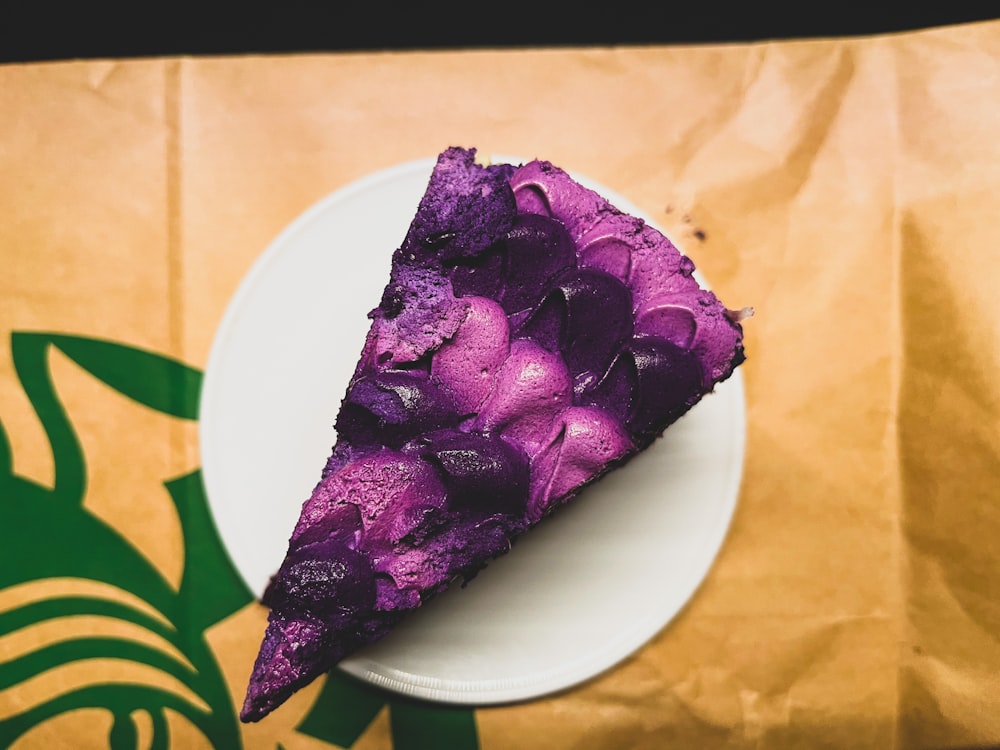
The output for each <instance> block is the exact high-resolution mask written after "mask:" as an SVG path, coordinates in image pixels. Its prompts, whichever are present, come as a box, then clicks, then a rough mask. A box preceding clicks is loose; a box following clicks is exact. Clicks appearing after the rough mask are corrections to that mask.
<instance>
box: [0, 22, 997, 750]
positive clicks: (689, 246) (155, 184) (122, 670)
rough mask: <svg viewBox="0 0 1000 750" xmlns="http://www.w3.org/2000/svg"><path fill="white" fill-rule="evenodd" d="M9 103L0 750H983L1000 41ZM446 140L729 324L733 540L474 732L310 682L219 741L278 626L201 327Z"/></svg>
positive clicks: (23, 74) (316, 62)
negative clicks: (695, 290)
mask: <svg viewBox="0 0 1000 750" xmlns="http://www.w3.org/2000/svg"><path fill="white" fill-rule="evenodd" d="M0 112H2V113H3V114H2V115H0V252H2V259H3V273H0V322H2V327H3V332H4V336H5V339H4V340H5V342H7V343H5V345H4V346H3V347H0V420H2V429H0V509H2V510H0V514H2V515H0V518H2V519H3V520H2V521H0V539H2V540H3V543H4V545H5V549H6V550H7V551H6V552H0V560H2V563H0V571H2V573H0V575H2V576H3V578H2V579H0V744H3V742H5V741H6V742H12V743H13V746H14V747H18V748H27V747H42V746H74V747H101V746H106V745H107V744H109V743H110V744H111V745H112V746H113V747H116V748H118V747H133V746H136V747H139V746H141V747H147V746H150V743H151V742H153V741H154V738H155V739H156V740H157V741H164V738H166V737H168V736H169V740H170V742H171V743H172V745H173V746H176V747H201V746H206V745H209V744H211V743H214V744H215V745H216V746H238V745H239V744H240V743H242V744H244V745H245V746H246V747H266V748H273V747H276V746H279V743H280V746H281V747H285V748H287V749H288V750H292V749H293V748H320V747H330V746H331V744H330V742H327V741H326V740H333V741H336V739H335V738H339V739H340V741H341V744H344V745H345V746H346V745H347V744H353V747H356V748H387V747H390V746H392V743H393V742H395V745H396V747H417V746H424V745H420V744H419V743H420V742H423V741H424V740H425V739H426V737H425V736H424V735H422V734H421V732H422V731H424V730H427V731H430V730H428V729H427V728H428V727H431V728H437V731H440V732H441V734H439V735H438V736H437V743H436V744H437V746H448V743H447V742H446V741H445V738H447V737H453V738H456V737H462V738H464V739H462V740H461V741H463V742H466V743H468V742H470V740H469V737H470V736H471V738H472V739H471V742H472V743H473V744H472V746H475V744H476V743H478V744H479V745H481V746H482V747H483V748H507V747H518V748H576V747H595V748H596V747H607V748H612V747H614V748H618V747H631V748H662V747H668V746H669V747H698V748H762V747H767V748H786V747H788V748H790V747H808V748H820V747H829V748H845V747H851V748H873V750H874V749H876V748H877V749H878V750H882V749H883V748H891V747H898V748H959V747H971V746H982V745H987V744H990V743H994V744H996V743H1000V678H998V677H997V675H998V673H1000V635H998V634H1000V604H998V603H997V601H998V600H997V598H996V596H995V595H994V592H995V591H996V590H997V587H998V585H1000V575H998V573H1000V545H998V542H997V541H996V539H997V538H998V532H1000V510H998V507H997V504H996V498H997V496H998V494H1000V493H998V489H997V488H998V486H1000V482H998V480H1000V420H998V416H1000V390H998V389H997V387H996V386H995V385H994V384H993V382H992V381H993V374H994V372H995V371H996V368H997V365H998V364H1000V334H998V333H997V331H998V330H1000V327H998V326H997V324H996V323H995V321H994V317H995V316H994V314H993V313H994V311H993V305H994V296H995V295H994V288H995V286H996V284H997V282H998V280H1000V253H998V251H997V250H996V248H997V247H1000V228H998V227H1000V224H998V222H996V221H995V220H994V216H995V215H996V214H997V213H998V209H1000V197H998V196H1000V151H998V146H997V145H996V143H997V138H996V134H997V133H998V132H1000V24H997V23H985V24H976V25H969V26H962V27H956V28H946V29H938V30H932V31H927V32H920V33H911V34H901V35H895V36H888V37H878V38H868V39H856V40H817V41H805V42H784V43H768V44H755V45H733V46H707V47H704V46H703V47H678V48H673V47H652V48H606V49H563V50H510V51H475V52H435V53H403V54H389V53H371V54H342V55H316V56H274V57H246V58H232V59H210V58H206V59H164V60H142V61H139V60H128V61H91V62H67V63H50V64H37V65H10V66H6V67H2V68H0ZM449 145H462V146H477V147H479V148H480V149H482V150H484V151H485V152H487V153H509V154H518V155H523V156H524V157H525V158H533V157H536V156H538V157H542V158H547V159H550V160H551V161H553V162H555V163H557V164H560V165H562V166H565V167H567V168H570V169H572V170H574V171H577V172H579V173H581V174H586V175H588V176H591V177H593V178H594V179H597V180H599V181H600V182H602V183H604V184H606V185H609V186H612V187H613V188H614V189H615V190H616V191H617V192H619V193H620V194H623V195H625V196H627V197H628V198H630V199H631V200H632V201H633V202H635V203H636V204H638V205H639V206H641V207H642V208H643V209H644V210H645V211H646V212H647V213H649V214H651V215H652V216H654V217H656V218H657V220H658V222H659V224H660V225H661V226H662V227H663V228H664V230H665V231H666V233H667V234H668V235H669V236H671V237H672V238H673V239H674V240H675V241H676V242H677V244H678V245H680V246H681V248H682V249H683V250H685V251H686V252H687V253H688V254H689V255H691V257H692V258H693V259H694V260H695V261H696V263H697V264H698V266H699V268H700V269H701V271H702V272H703V273H704V275H705V277H706V278H708V279H710V280H711V283H712V286H713V289H715V291H716V292H717V293H718V294H719V296H720V297H721V298H722V299H723V300H725V301H726V302H727V304H729V305H730V306H732V307H739V306H742V305H753V306H754V307H755V308H756V316H755V317H754V318H753V319H752V320H750V321H749V322H748V323H747V324H746V326H745V327H746V332H747V352H748V355H749V360H748V361H747V363H746V364H745V366H744V368H743V374H744V377H745V382H746V386H747V404H748V406H747V408H748V440H747V446H748V447H747V455H746V464H745V473H744V480H743V487H742V492H741V496H740V502H739V508H738V511H737V515H736V518H735V520H734V523H733V526H732V529H731V532H730V535H729V538H728V540H727V542H726V545H725V547H724V549H723V552H722V554H721V555H720V557H719V559H718V561H717V563H716V564H715V566H714V567H713V569H712V571H711V573H710V575H709V576H708V578H707V580H706V581H705V582H704V584H703V585H702V587H701V588H700V590H699V591H698V593H697V594H696V596H695V597H694V599H693V600H692V601H691V602H690V603H689V605H688V606H687V607H686V609H685V610H684V611H683V612H682V614H681V615H680V616H679V617H678V618H677V619H676V620H675V621H674V622H672V623H670V624H669V625H668V626H667V627H666V628H665V629H664V630H663V631H662V632H661V633H660V634H659V635H658V636H657V637H656V638H655V639H654V640H653V641H652V642H650V643H649V644H648V645H647V646H646V647H644V648H642V649H641V650H639V651H638V652H637V653H635V654H634V655H633V656H632V657H630V658H629V659H627V660H626V661H625V662H624V663H622V664H620V665H619V666H617V667H615V668H613V669H611V670H610V671H608V672H606V673H604V674H601V675H598V676H596V677H595V678H593V679H592V680H590V681H589V682H587V683H585V684H584V685H582V686H580V687H578V688H575V689H572V690H569V691H566V692H564V693H561V694H558V695H554V696H548V697H545V698H542V699H538V700H534V701H529V702H526V703H521V704H516V705H510V706H503V707H491V708H481V709H478V710H476V711H475V712H474V715H473V714H469V716H472V717H473V718H472V719H471V723H467V724H462V723H461V722H462V721H465V719H463V718H462V716H465V714H458V713H456V714H452V713H449V711H448V710H447V709H444V708H441V707H435V706H424V705H413V704H410V703H407V702H405V701H396V702H395V703H393V702H392V700H390V699H389V698H386V697H385V696H380V695H378V694H375V693H371V692H365V690H364V689H362V688H360V687H358V686H351V685H347V686H346V687H345V686H344V685H341V684H340V683H339V682H337V681H336V680H334V678H331V680H330V682H329V683H328V684H323V681H321V682H320V683H317V684H315V685H313V686H310V687H309V688H307V689H306V690H303V691H302V692H301V693H299V694H298V695H296V696H295V697H294V698H293V699H292V700H291V701H289V703H288V704H286V705H285V706H284V707H282V708H281V709H280V710H279V711H277V712H275V713H274V714H273V715H272V716H270V717H268V718H267V719H266V720H265V721H263V722H261V723H260V724H256V725H250V726H241V725H238V724H237V723H236V722H235V719H234V714H233V711H234V706H237V705H238V704H239V702H240V701H241V700H242V693H243V690H244V689H245V682H246V679H247V676H248V674H249V670H250V666H251V664H252V660H253V658H254V655H255V653H256V648H257V646H258V644H259V639H260V634H261V632H262V629H263V623H264V619H265V617H266V613H265V611H264V610H263V608H262V607H260V606H259V605H256V604H254V603H253V602H251V600H250V597H249V594H248V592H247V591H246V590H245V587H244V588H241V587H240V586H241V584H240V582H239V578H238V575H237V574H236V572H235V571H234V570H233V569H232V568H231V567H230V566H228V565H227V561H226V559H225V556H224V554H221V555H220V554H216V553H213V550H217V549H218V540H217V539H216V538H215V537H214V536H213V533H212V527H211V519H210V518H209V517H208V516H206V515H205V506H204V498H203V497H201V496H200V495H199V491H200V483H199V477H198V474H197V468H198V466H199V455H198V440H197V428H196V424H195V420H196V418H197V389H198V387H199V384H200V380H199V378H200V372H201V370H203V369H204V366H205V363H206V359H207V356H208V351H209V347H210V345H211V342H212V339H213V336H214V334H215V330H216V327H217V325H218V323H219V320H220V318H221V316H222V313H223V311H224V309H225V307H226V305H227V304H228V302H229V300H230V298H231V297H232V295H233V293H234V291H235V290H236V288H237V286H238V284H239V282H240V280H241V279H242V278H243V276H244V274H245V273H246V272H247V270H248V268H249V266H250V265H251V263H252V262H253V261H254V260H255V259H256V258H257V257H258V255H259V254H260V253H261V251H262V250H263V248H264V247H266V246H267V244H268V243H269V242H270V241H271V239H272V238H273V237H274V236H275V235H276V234H277V233H278V232H279V231H280V230H281V229H282V228H283V227H285V226H286V225H287V224H288V223H289V222H290V221H291V220H292V219H294V218H295V217H296V216H297V215H298V214H300V213H301V212H302V211H303V210H304V209H306V208H307V207H308V206H310V205H311V204H313V203H314V202H315V201H317V200H318V199H320V198H321V197H323V196H324V195H326V194H328V193H329V192H331V191H332V190H334V189H336V188H338V187H341V186H343V185H345V184H347V183H348V182H350V181H351V180H353V179H356V178H358V177H361V176H363V175H365V174H367V173H369V172H372V171H375V170H378V169H381V168H383V167H387V166H390V165H392V164H395V163H397V162H401V161H407V160H411V159H416V158H423V157H429V156H433V155H434V154H436V153H437V152H439V151H440V150H442V149H443V148H445V147H447V146H449ZM94 545H96V546H94ZM191 561H196V562H197V565H194V564H188V563H190V562H191ZM123 571H124V572H123ZM199 571H200V572H199ZM664 575H669V571H664ZM137 592H138V593H137ZM459 595H460V594H459ZM95 602H96V603H95ZM81 644H83V645H81ZM123 644H124V645H123ZM338 679H340V678H338ZM355 688H357V689H358V690H357V691H356V692H354V693H351V695H352V696H353V698H352V699H351V700H353V701H354V702H353V703H351V704H350V709H351V712H353V713H350V712H347V711H344V710H341V712H340V713H339V714H338V709H336V708H334V709H330V706H329V705H327V704H323V706H322V709H323V710H322V711H319V710H317V709H314V703H315V702H316V701H317V700H318V699H320V698H321V697H322V696H323V695H324V694H326V696H327V698H330V696H334V697H336V695H341V694H340V693H337V691H338V690H345V691H348V692H350V691H351V690H354V689H355ZM324 691H325V692H324ZM344 694H345V695H346V693H344ZM164 696H166V697H164ZM387 700H388V701H389V702H390V703H392V706H391V707H386V706H384V704H385V703H386V701H387ZM342 707H343V704H342V705H341V708H342ZM348 713H350V715H351V716H353V717H354V719H350V718H349V717H348V718H345V716H347V715H348ZM359 717H360V718H359ZM455 717H458V719H457V722H458V723H457V724H456V723H455V722H454V721H452V720H453V719H455ZM352 721H353V724H351V722H352ZM345 722H346V723H345ZM348 725H350V726H348ZM421 727H422V728H421ZM449 732H450V733H451V734H449ZM470 733H471V735H470ZM431 734H432V735H433V732H431ZM433 740H434V737H433V736H432V737H431V740H430V741H433ZM455 741H456V742H458V741H459V740H455ZM407 743H409V744H407ZM442 743H443V744H442ZM156 746H161V745H156ZM453 746H456V747H457V746H458V745H453Z"/></svg>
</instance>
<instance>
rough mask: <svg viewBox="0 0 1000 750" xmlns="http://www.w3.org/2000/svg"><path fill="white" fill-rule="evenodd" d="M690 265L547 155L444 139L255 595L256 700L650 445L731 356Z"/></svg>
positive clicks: (378, 633)
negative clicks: (528, 157)
mask: <svg viewBox="0 0 1000 750" xmlns="http://www.w3.org/2000/svg"><path fill="white" fill-rule="evenodd" d="M693 270H694V264H693V263H691V261H690V260H689V259H688V258H686V257H684V256H683V255H681V254H680V252H679V251H678V250H677V249H676V248H675V247H674V246H673V245H672V244H671V243H670V241H669V240H667V239H666V238H665V237H663V235H661V234H660V233H659V232H657V231H656V230H655V229H653V228H651V227H649V226H647V225H645V224H644V223H643V222H642V221H641V220H640V219H637V218H635V217H631V216H627V215H625V214H622V213H621V212H620V211H618V210H617V209H616V208H614V207H613V206H612V205H610V204H609V203H608V202H607V201H606V200H605V199H604V198H602V197H601V196H599V195H598V194H597V193H595V192H593V191H591V190H587V189H585V188H583V187H582V186H580V185H579V184H577V183H576V182H575V181H573V180H572V179H571V178H570V177H569V176H568V175H567V174H566V173H565V172H563V171H562V170H560V169H558V168H556V167H554V166H552V165H551V164H549V163H548V162H538V161H536V162H531V163H530V164H527V165H525V166H523V167H520V168H516V167H514V166H512V165H507V164H502V165H493V166H488V167H483V166H480V165H477V164H476V163H475V151H474V150H465V149H458V148H452V149H448V150H447V151H445V152H444V153H442V154H441V155H440V157H439V158H438V162H437V165H436V167H435V169H434V171H433V174H432V176H431V178H430V182H429V184H428V187H427V191H426V193H425V195H424V197H423V199H422V200H421V202H420V206H419V207H418V209H417V213H416V216H415V218H414V220H413V222H412V224H411V226H410V229H409V231H408V233H407V235H406V237H405V239H404V240H403V243H402V245H401V246H400V247H399V249H397V250H396V252H395V254H394V255H393V263H392V271H391V275H390V279H389V283H388V284H387V285H386V288H385V291H384V293H383V296H382V299H381V302H380V304H379V306H378V308H376V309H375V310H373V311H372V313H371V314H370V317H371V318H372V326H371V329H370V331H369V335H368V338H367V340H366V342H365V347H364V350H363V352H362V355H361V357H360V359H359V362H358V365H357V368H356V371H355V374H354V377H353V378H352V380H351V383H350V384H349V387H348V390H347V394H346V396H345V398H344V401H343V403H342V405H341V410H340V413H339V415H338V417H337V423H336V426H337V435H338V440H337V445H336V446H334V449H333V452H332V455H331V457H330V460H329V461H328V462H327V465H326V467H325V468H324V470H323V474H322V479H321V481H320V482H319V484H318V485H317V486H316V488H315V490H314V491H313V493H312V495H311V496H310V497H309V499H308V500H307V501H306V502H305V504H304V505H303V508H302V513H301V516H300V519H299V522H298V524H297V526H296V528H295V530H294V532H293V534H292V537H291V540H290V542H289V549H288V555H287V557H286V559H285V561H284V563H283V564H282V566H281V568H280V569H279V571H278V572H277V574H276V575H275V577H274V578H273V580H272V582H271V585H270V587H269V588H268V591H267V592H266V594H265V599H264V601H265V603H266V604H267V605H268V606H269V607H270V608H271V611H270V616H269V620H268V627H267V631H266V633H265V635H264V642H263V645H262V646H261V650H260V654H259V656H258V658H257V661H256V663H255V665H254V671H253V674H252V676H251V678H250V685H249V688H248V691H247V697H246V702H245V704H244V706H243V711H242V713H241V718H242V719H243V720H244V721H256V720H259V719H260V718H262V717H263V716H265V715H266V714H267V713H269V712H270V711H271V710H273V709H274V708H275V707H276V706H278V705H280V704H281V703H282V702H283V701H285V700H286V699H287V698H288V697H289V696H290V695H291V694H292V693H293V692H294V691H295V690H297V689H299V688H300V687H302V686H304V685H306V684H308V683H309V682H310V681H311V680H313V679H315V678H316V677H317V676H319V675H321V674H322V673H323V672H325V671H327V670H329V669H330V668H332V667H333V666H334V665H335V664H336V663H337V662H338V661H340V660H341V659H342V658H344V657H345V656H346V655H348V654H350V653H351V652H353V651H354V650H356V649H357V648H359V647H361V646H363V645H365V644H367V643H371V642H373V641H375V640H377V639H378V638H381V637H382V636H383V635H385V633H387V632H388V631H389V630H390V629H391V628H392V627H393V626H394V625H395V624H396V623H397V622H398V621H399V619H400V618H401V617H403V616H404V615H405V614H406V613H407V612H409V611H411V610H413V609H415V608H417V607H419V606H420V605H421V603H422V602H424V601H426V600H427V599H428V598H429V597H431V596H434V595H435V594H437V593H439V592H441V591H443V590H444V589H445V588H447V587H448V586H449V585H450V583H451V582H452V581H454V580H456V579H457V580H468V579H469V578H471V577H472V576H473V575H475V573H476V572H477V571H478V570H479V569H480V568H482V567H483V566H484V565H485V564H486V563H487V562H489V560H491V559H492V558H494V557H496V556H498V555H501V554H503V553H505V552H506V551H508V550H509V549H510V547H511V544H512V542H513V540H514V539H515V538H516V537H517V536H518V535H519V534H521V533H522V532H524V531H525V530H527V529H528V528H529V527H530V526H532V525H534V524H535V523H537V522H538V521H539V520H541V519H542V518H543V517H545V516H546V515H548V514H549V513H551V512H552V510H553V509H554V508H556V507H558V506H559V505H561V504H563V503H565V502H566V501H567V500H568V499H570V498H572V497H573V496H575V495H576V494H577V493H578V492H579V491H580V490H581V489H582V488H583V487H584V486H586V485H587V484H589V483H591V482H593V481H594V480H596V479H597V478H598V477H600V476H601V475H602V474H604V473H605V472H607V471H608V470H610V469H612V468H614V467H616V466H619V465H621V464H622V463H623V462H624V461H626V460H627V459H628V458H629V457H631V456H633V455H635V454H636V453H637V452H639V451H640V450H642V449H643V448H645V447H647V446H648V445H649V444H650V443H651V442H652V441H653V440H655V439H656V437H657V436H658V435H659V434H661V433H662V431H663V430H664V429H665V428H666V427H667V426H668V425H669V424H671V423H672V422H674V421H675V420H676V419H678V418H679V417H680V416H681V415H682V414H684V412H686V411H687V410H688V409H690V408H691V407H692V406H693V405H694V404H695V403H697V401H698V400H699V399H700V398H701V397H702V396H703V395H704V394H705V393H707V392H709V391H711V389H712V388H713V387H714V385H715V384H716V383H718V382H719V381H721V380H723V379H725V378H726V377H728V376H729V375H730V374H731V373H732V371H733V368H734V367H736V366H737V365H738V364H739V363H740V362H741V361H742V360H743V350H742V329H741V328H740V325H739V323H738V322H737V320H736V318H737V316H735V315H733V314H731V313H729V311H727V310H726V309H725V308H724V307H723V306H722V305H721V303H720V302H719V301H718V300H717V299H716V298H715V296H714V295H713V294H711V293H710V292H707V291H704V290H702V289H700V288H699V287H698V285H697V283H696V281H695V280H694V279H693V278H692V275H691V274H692V271H693Z"/></svg>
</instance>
